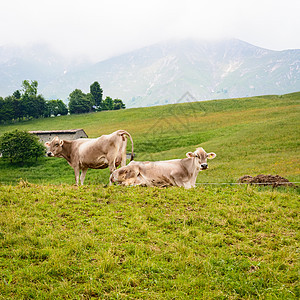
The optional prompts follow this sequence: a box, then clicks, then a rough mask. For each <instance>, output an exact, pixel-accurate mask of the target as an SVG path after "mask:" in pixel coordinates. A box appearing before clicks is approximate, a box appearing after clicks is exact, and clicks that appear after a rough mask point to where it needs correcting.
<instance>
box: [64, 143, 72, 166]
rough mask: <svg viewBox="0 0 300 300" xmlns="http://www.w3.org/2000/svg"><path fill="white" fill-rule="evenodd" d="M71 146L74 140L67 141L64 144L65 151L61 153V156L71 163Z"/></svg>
mask: <svg viewBox="0 0 300 300" xmlns="http://www.w3.org/2000/svg"><path fill="white" fill-rule="evenodd" d="M71 148H72V141H65V140H64V144H63V152H62V153H61V156H62V157H63V158H65V159H66V160H67V161H68V162H69V163H70V162H71V153H72V151H71Z"/></svg>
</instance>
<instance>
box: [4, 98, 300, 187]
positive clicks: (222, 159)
mask: <svg viewBox="0 0 300 300" xmlns="http://www.w3.org/2000/svg"><path fill="white" fill-rule="evenodd" d="M299 108H300V93H293V94H287V95H283V96H261V97H252V98H241V99H229V100H217V101H204V102H195V103H183V104H176V105H167V106H158V107H150V108H134V109H127V110H121V111H110V112H100V113H91V114H85V115H72V116H62V117H58V118H48V119H41V120H32V121H28V122H22V123H16V124H10V125H2V126H0V134H3V133H4V132H6V131H10V130H13V129H15V128H19V129H24V130H46V129H47V130H49V129H53V130H54V129H71V128H84V130H85V131H86V132H87V134H88V135H89V137H97V136H100V135H102V134H108V133H111V132H113V131H115V130H118V129H125V130H127V131H129V132H130V133H131V135H132V137H133V140H134V146H135V152H136V155H137V156H136V158H135V159H136V160H161V159H173V158H183V157H185V153H186V152H189V151H194V150H195V148H196V147H198V146H202V147H203V148H204V149H205V150H206V151H208V152H211V151H213V152H215V153H216V154H217V158H216V159H214V160H213V161H210V164H209V165H210V169H209V170H207V171H206V172H202V173H200V175H199V176H198V182H236V181H237V179H238V178H239V177H240V176H242V175H245V174H249V175H252V176H255V175H258V174H259V173H268V174H279V175H281V176H284V177H287V178H288V179H289V180H290V181H300V176H299V174H300V168H299V166H300V152H299V146H300V143H299V141H300V118H299V115H300V109H299ZM129 149H130V145H128V150H129ZM0 167H1V172H0V182H3V183H7V184H9V183H14V184H16V183H17V182H18V181H19V179H20V178H23V179H24V180H27V181H29V182H33V183H45V182H49V183H54V184H60V183H72V182H73V181H74V178H73V177H74V175H73V170H72V169H71V168H70V167H69V166H68V164H67V162H66V161H63V160H62V159H59V158H54V159H53V158H51V159H46V158H45V159H43V160H41V161H40V162H39V165H38V166H37V167H34V166H32V167H30V168H28V164H27V165H26V166H25V167H21V168H20V166H17V165H14V166H11V165H10V164H8V163H6V162H3V161H1V160H0ZM62 170H63V171H62ZM108 177H109V173H108V172H107V170H89V171H88V173H87V177H86V180H87V183H90V184H98V183H107V182H108Z"/></svg>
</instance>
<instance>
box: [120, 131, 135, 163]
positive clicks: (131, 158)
mask: <svg viewBox="0 0 300 300" xmlns="http://www.w3.org/2000/svg"><path fill="white" fill-rule="evenodd" d="M124 134H125V135H127V136H128V137H129V138H130V142H131V156H130V161H132V160H133V140H132V137H131V135H130V134H129V132H127V131H125V130H120V135H124Z"/></svg>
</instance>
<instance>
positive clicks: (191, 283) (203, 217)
mask: <svg viewBox="0 0 300 300" xmlns="http://www.w3.org/2000/svg"><path fill="white" fill-rule="evenodd" d="M0 203H1V206H0V267H1V275H0V299H30V298H31V299H298V298H299V296H300V293H299V285H298V284H299V244H298V242H299V219H298V217H297V215H298V212H299V194H298V193H297V191H296V190H294V189H279V190H272V189H271V188H258V187H251V186H222V187H211V186H205V187H204V186H198V187H197V188H195V189H191V190H184V189H182V188H169V189H158V188H140V187H132V188H124V187H109V188H103V186H101V185H100V186H99V185H89V186H84V187H80V188H77V187H74V186H70V185H32V184H28V183H27V182H20V183H19V184H18V185H17V186H14V187H13V186H8V185H3V186H0Z"/></svg>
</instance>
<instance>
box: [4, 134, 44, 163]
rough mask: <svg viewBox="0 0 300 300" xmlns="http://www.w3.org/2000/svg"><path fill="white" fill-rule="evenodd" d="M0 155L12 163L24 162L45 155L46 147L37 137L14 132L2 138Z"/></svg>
mask: <svg viewBox="0 0 300 300" xmlns="http://www.w3.org/2000/svg"><path fill="white" fill-rule="evenodd" d="M0 153H2V157H3V158H4V159H9V160H10V162H22V163H23V162H24V161H26V160H30V159H32V158H35V159H36V160H37V159H38V157H41V156H43V155H44V154H45V147H44V145H42V144H41V143H40V142H39V139H38V137H37V136H35V135H33V134H30V133H29V132H27V131H21V130H14V131H11V132H7V133H4V134H3V135H2V136H1V137H0Z"/></svg>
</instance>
